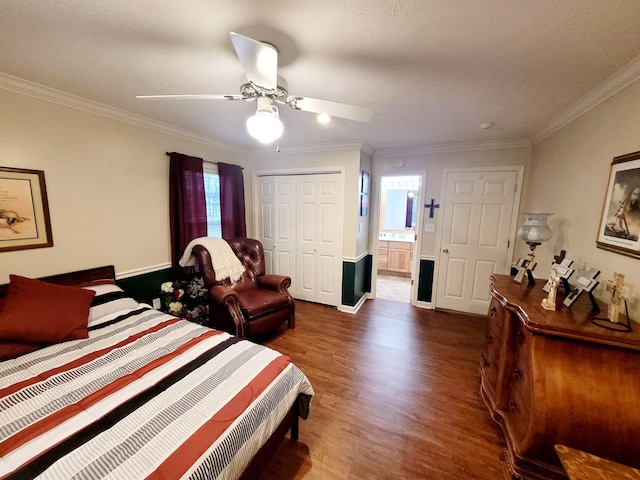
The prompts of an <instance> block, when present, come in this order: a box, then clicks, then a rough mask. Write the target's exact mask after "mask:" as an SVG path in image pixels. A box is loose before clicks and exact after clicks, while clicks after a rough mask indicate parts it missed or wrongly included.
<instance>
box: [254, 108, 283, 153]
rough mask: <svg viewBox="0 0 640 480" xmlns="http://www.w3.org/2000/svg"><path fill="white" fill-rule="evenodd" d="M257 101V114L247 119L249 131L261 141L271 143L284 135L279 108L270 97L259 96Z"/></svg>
mask: <svg viewBox="0 0 640 480" xmlns="http://www.w3.org/2000/svg"><path fill="white" fill-rule="evenodd" d="M257 101H258V109H257V110H256V114H255V115H253V116H252V117H249V118H248V119H247V131H248V132H249V135H251V136H252V137H253V138H255V139H256V140H258V141H259V142H260V143H264V144H267V143H271V142H273V141H275V140H277V139H278V138H280V137H281V136H282V131H283V129H284V127H283V125H282V122H281V121H280V116H279V115H278V108H277V107H275V106H274V105H273V104H272V101H271V99H270V98H269V97H258V99H257Z"/></svg>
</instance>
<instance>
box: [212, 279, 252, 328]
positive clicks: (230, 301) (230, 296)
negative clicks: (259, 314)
mask: <svg viewBox="0 0 640 480" xmlns="http://www.w3.org/2000/svg"><path fill="white" fill-rule="evenodd" d="M209 305H210V308H211V306H212V305H213V306H215V305H221V306H222V305H223V306H224V307H226V308H227V309H228V311H229V316H230V318H231V320H233V323H234V324H235V335H236V336H238V337H240V338H245V337H246V336H247V326H246V322H245V319H244V316H243V315H242V310H241V309H240V298H239V297H238V293H237V292H236V291H235V290H233V289H232V288H229V287H227V286H225V285H214V286H213V287H211V288H210V289H209ZM224 307H222V308H224ZM213 312H214V310H213V309H211V311H210V312H209V315H212V314H213ZM231 333H233V332H231Z"/></svg>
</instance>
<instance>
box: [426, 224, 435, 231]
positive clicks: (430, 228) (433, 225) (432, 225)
mask: <svg viewBox="0 0 640 480" xmlns="http://www.w3.org/2000/svg"><path fill="white" fill-rule="evenodd" d="M424 231H425V232H427V233H433V232H435V231H436V224H435V223H425V224H424Z"/></svg>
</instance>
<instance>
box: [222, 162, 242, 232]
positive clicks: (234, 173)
mask: <svg viewBox="0 0 640 480" xmlns="http://www.w3.org/2000/svg"><path fill="white" fill-rule="evenodd" d="M218 175H219V176H220V216H221V223H222V238H235V237H246V236H247V223H246V220H245V212H244V180H243V178H242V167H239V166H238V165H230V164H228V163H218Z"/></svg>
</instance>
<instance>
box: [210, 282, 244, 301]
mask: <svg viewBox="0 0 640 480" xmlns="http://www.w3.org/2000/svg"><path fill="white" fill-rule="evenodd" d="M209 298H210V299H211V300H212V301H213V302H215V303H219V304H221V305H232V304H237V303H238V301H239V298H238V294H237V293H236V291H235V290H234V289H232V288H229V287H227V286H225V285H214V286H213V287H211V288H210V289H209Z"/></svg>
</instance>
